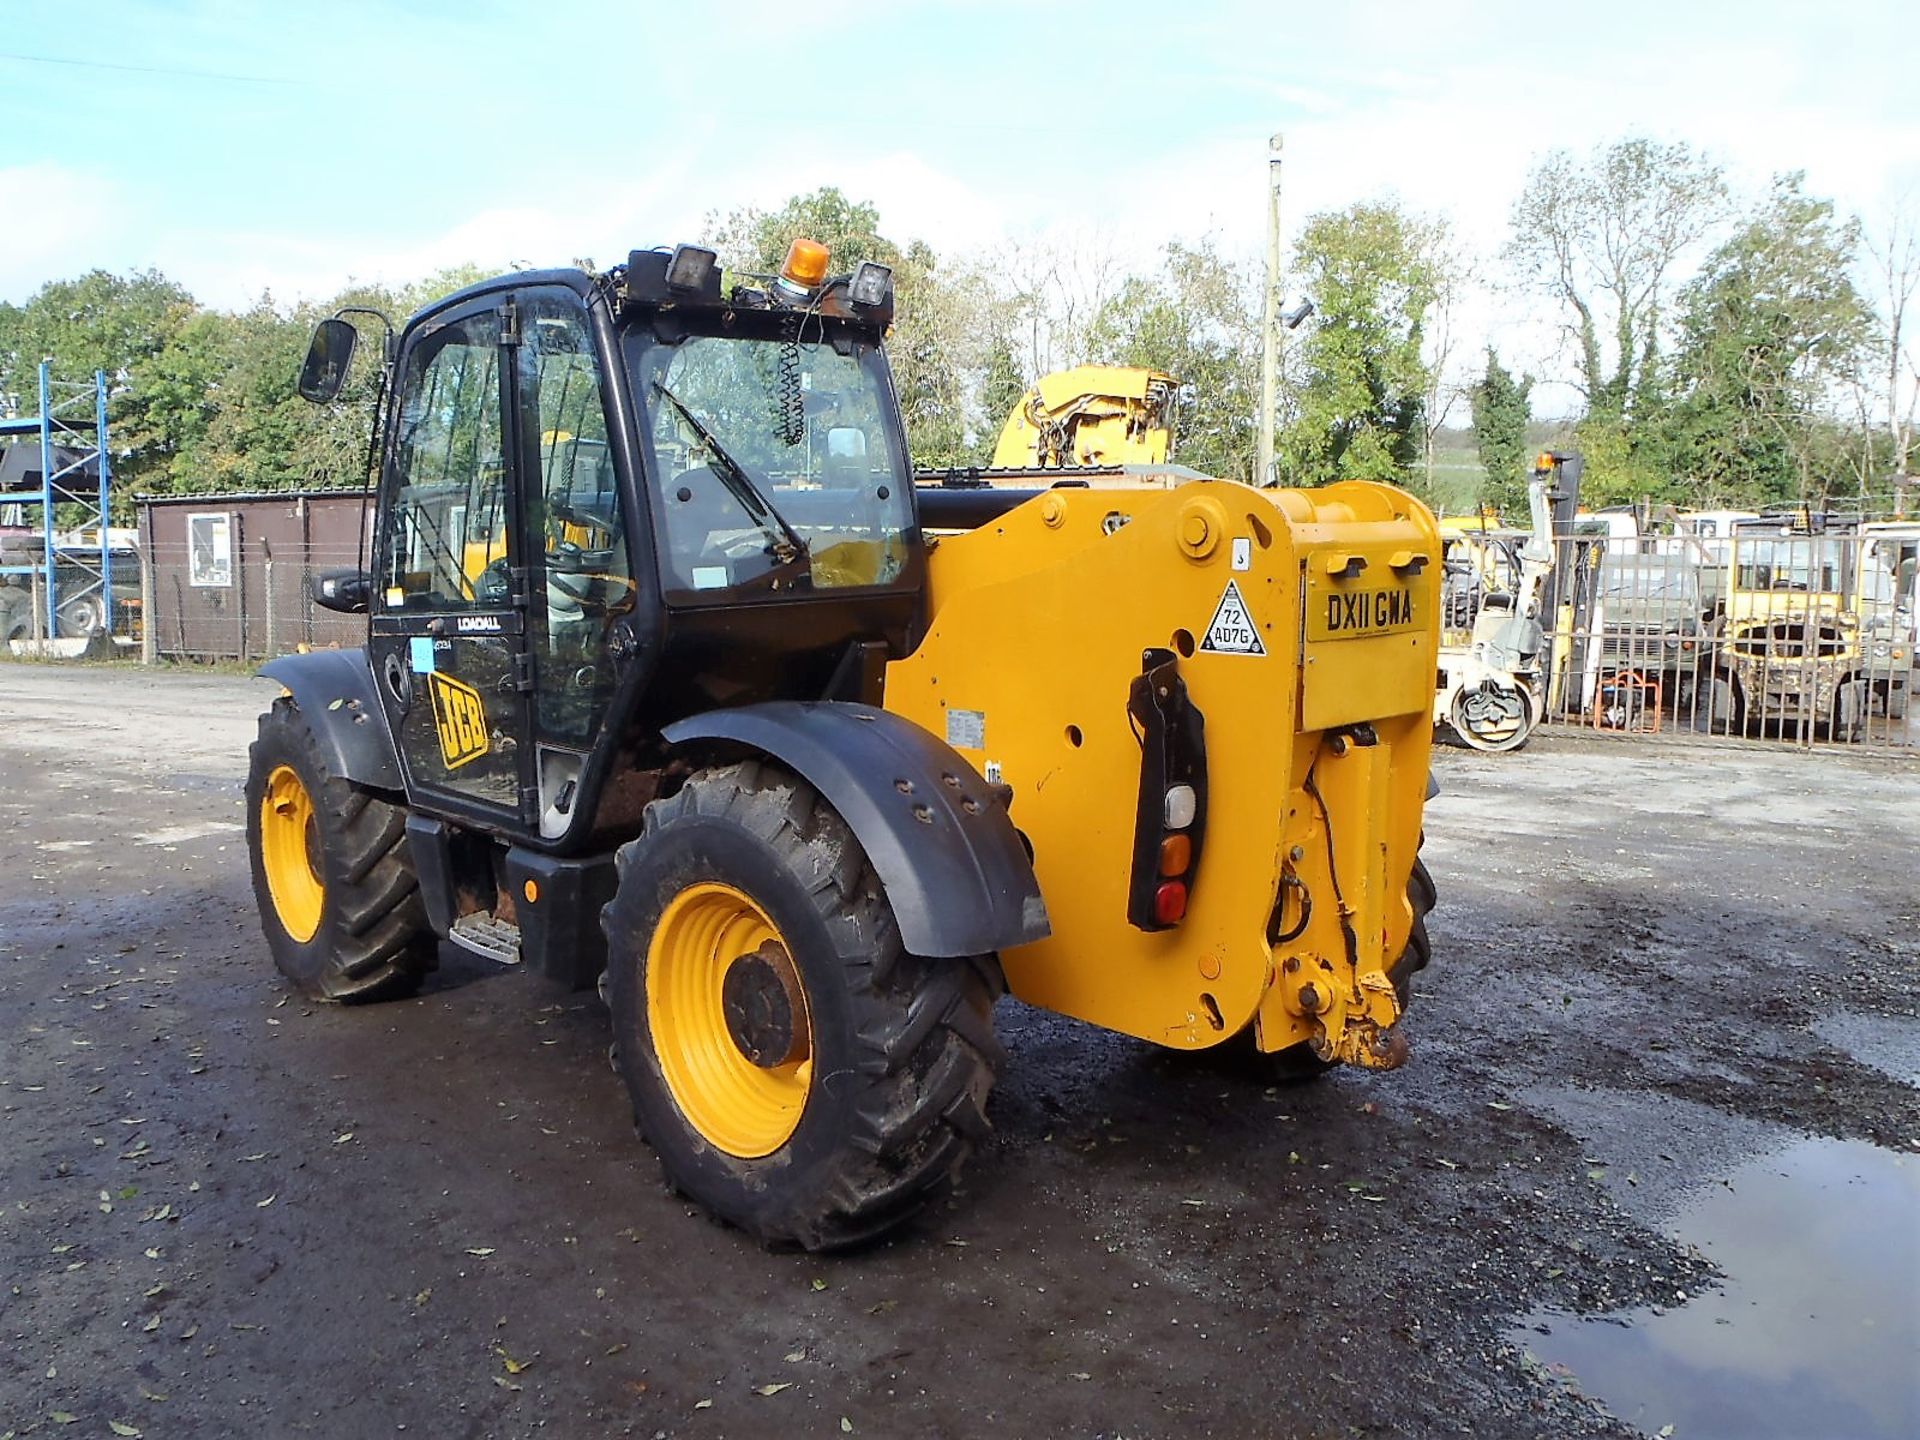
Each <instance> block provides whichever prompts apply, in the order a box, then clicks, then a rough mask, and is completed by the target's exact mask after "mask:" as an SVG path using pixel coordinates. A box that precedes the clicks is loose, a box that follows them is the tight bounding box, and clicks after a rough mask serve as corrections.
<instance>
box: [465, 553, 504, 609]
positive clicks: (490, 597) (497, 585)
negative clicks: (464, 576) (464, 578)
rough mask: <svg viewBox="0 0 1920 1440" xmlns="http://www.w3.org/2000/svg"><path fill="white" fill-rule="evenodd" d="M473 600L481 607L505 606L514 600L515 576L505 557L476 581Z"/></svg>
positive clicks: (495, 562) (481, 574) (482, 573)
mask: <svg viewBox="0 0 1920 1440" xmlns="http://www.w3.org/2000/svg"><path fill="white" fill-rule="evenodd" d="M473 598H474V602H475V603H476V604H479V605H505V604H506V603H507V602H508V601H509V600H511V599H512V598H513V575H512V572H511V571H510V570H509V569H508V567H507V559H506V557H505V556H504V555H503V556H501V557H500V558H499V559H498V560H496V561H494V562H493V563H492V564H491V565H489V566H487V568H486V569H484V570H482V571H481V572H480V574H479V576H478V577H477V578H476V579H475V580H474V582H473Z"/></svg>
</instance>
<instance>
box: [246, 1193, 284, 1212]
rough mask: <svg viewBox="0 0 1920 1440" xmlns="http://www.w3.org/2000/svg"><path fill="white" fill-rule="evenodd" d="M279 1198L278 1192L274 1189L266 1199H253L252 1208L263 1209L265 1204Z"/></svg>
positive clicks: (269, 1203)
mask: <svg viewBox="0 0 1920 1440" xmlns="http://www.w3.org/2000/svg"><path fill="white" fill-rule="evenodd" d="M279 1198H280V1192H279V1191H278V1190H276V1191H274V1192H273V1194H271V1195H269V1196H267V1198H266V1199H264V1200H256V1201H254V1203H253V1208H254V1209H256V1210H264V1209H266V1208H267V1206H269V1205H271V1204H273V1202H274V1201H276V1200H278V1199H279Z"/></svg>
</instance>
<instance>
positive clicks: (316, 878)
mask: <svg viewBox="0 0 1920 1440" xmlns="http://www.w3.org/2000/svg"><path fill="white" fill-rule="evenodd" d="M316 831H317V826H316V824H315V821H314V813H313V797H312V796H311V795H309V794H307V787H306V786H305V785H304V784H302V783H301V780H300V777H299V775H297V774H296V773H295V772H294V769H293V767H292V766H291V765H281V766H279V767H277V768H276V769H275V770H274V772H273V773H272V774H271V775H269V776H267V788H266V793H265V794H263V795H262V796H261V797H260V861H261V865H262V866H263V868H264V869H265V870H266V872H267V893H268V894H270V895H272V896H273V910H274V914H276V915H277V916H279V917H280V925H281V927H282V928H283V929H284V930H285V931H286V932H287V934H288V935H289V936H290V937H291V938H292V939H293V940H294V941H295V942H297V943H298V944H301V945H304V944H306V943H307V941H309V940H311V939H313V937H314V934H315V932H317V931H318V930H319V929H320V909H321V906H322V905H323V904H324V903H325V902H326V898H327V886H326V882H325V881H323V880H322V879H321V878H320V867H319V864H318V863H317V861H316V859H315V855H314V851H315V849H316V848H317V847H316V845H315V841H316V840H317V839H318V836H317V833H316Z"/></svg>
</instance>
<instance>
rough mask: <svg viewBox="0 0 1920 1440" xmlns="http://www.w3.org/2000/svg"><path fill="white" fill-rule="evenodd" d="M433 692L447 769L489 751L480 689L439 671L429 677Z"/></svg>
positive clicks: (435, 727) (434, 724)
mask: <svg viewBox="0 0 1920 1440" xmlns="http://www.w3.org/2000/svg"><path fill="white" fill-rule="evenodd" d="M428 678H429V680H430V681H431V685H430V687H429V688H430V690H431V692H432V694H433V728H434V729H435V730H436V731H438V732H439V735H440V758H441V759H443V760H445V761H446V762H447V769H449V770H458V769H459V768H460V767H461V766H462V765H465V764H468V763H469V762H471V761H474V760H478V759H479V758H480V757H481V756H482V755H484V754H486V753H487V748H488V745H487V711H486V707H485V706H484V705H482V704H481V703H480V692H479V691H478V690H476V689H474V688H473V687H472V686H471V685H463V684H461V683H460V682H459V681H458V680H455V679H454V678H453V677H452V676H450V675H442V674H441V673H440V672H439V671H438V670H436V671H434V672H433V674H432V675H431V676H429V677H428Z"/></svg>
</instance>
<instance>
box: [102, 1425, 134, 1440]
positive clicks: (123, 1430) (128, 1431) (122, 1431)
mask: <svg viewBox="0 0 1920 1440" xmlns="http://www.w3.org/2000/svg"><path fill="white" fill-rule="evenodd" d="M107 1428H108V1429H109V1430H111V1431H113V1433H114V1434H116V1435H130V1436H134V1437H136V1440H138V1436H139V1434H140V1427H139V1426H137V1425H129V1424H127V1422H126V1421H124V1420H109V1421H107Z"/></svg>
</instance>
